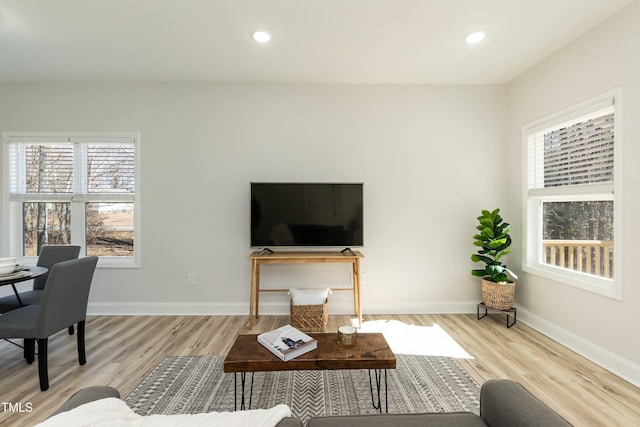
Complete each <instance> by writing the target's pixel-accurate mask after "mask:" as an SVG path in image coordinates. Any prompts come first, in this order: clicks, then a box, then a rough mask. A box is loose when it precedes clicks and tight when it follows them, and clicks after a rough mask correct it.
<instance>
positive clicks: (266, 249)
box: [258, 248, 273, 256]
mask: <svg viewBox="0 0 640 427" xmlns="http://www.w3.org/2000/svg"><path fill="white" fill-rule="evenodd" d="M272 253H273V251H272V250H271V249H269V248H264V249H263V250H261V251H260V253H259V254H258V256H262V255H264V254H272Z"/></svg>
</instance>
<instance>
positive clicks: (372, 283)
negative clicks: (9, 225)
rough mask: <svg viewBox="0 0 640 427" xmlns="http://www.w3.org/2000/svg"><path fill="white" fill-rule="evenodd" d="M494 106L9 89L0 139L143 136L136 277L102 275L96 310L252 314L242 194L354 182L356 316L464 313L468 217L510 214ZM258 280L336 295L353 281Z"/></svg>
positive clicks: (297, 273)
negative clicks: (358, 192)
mask: <svg viewBox="0 0 640 427" xmlns="http://www.w3.org/2000/svg"><path fill="white" fill-rule="evenodd" d="M505 106H506V88H505V87H504V86H412V85H406V86H403V85H394V86H368V85H346V86H341V85H328V86H324V85H214V84H212V85H189V84H164V85H162V84H157V85H156V84H154V85H145V84H122V85H120V84H119V85H107V84H105V85H98V84H41V85H31V84H29V85H12V84H5V85H0V131H3V132H5V131H70V132H80V131H92V132H95V131H106V132H116V131H118V132H119V131H126V132H128V131H136V132H140V133H141V140H142V146H141V150H140V155H141V159H142V182H140V183H139V184H140V185H139V187H138V189H139V190H138V191H139V193H138V194H139V196H140V198H141V203H142V209H141V212H140V214H141V215H142V227H143V228H142V242H141V250H142V268H140V269H125V270H116V269H113V270H108V269H102V270H99V271H98V272H97V273H96V277H95V280H94V284H93V288H92V293H91V305H90V309H91V311H92V312H93V313H131V314H133V313H211V314H245V313H248V295H249V276H250V264H249V261H248V260H247V259H246V256H247V255H248V254H249V252H250V248H249V182H251V181H340V182H349V181H355V182H364V185H365V194H364V197H365V206H364V215H365V237H364V238H365V247H364V248H362V252H363V253H364V254H365V257H366V258H365V259H364V260H363V264H362V267H363V268H362V270H363V271H364V272H365V273H366V283H364V284H363V286H362V303H363V308H364V312H365V314H366V313H374V312H376V313H402V312H406V313H420V312H459V311H465V312H471V311H473V310H474V309H475V304H476V302H477V301H479V295H480V291H479V285H478V283H477V280H476V279H474V278H473V277H471V275H470V274H469V271H470V269H471V268H473V263H471V261H470V260H469V257H470V254H471V253H472V252H473V251H474V247H473V245H472V239H471V236H472V235H473V234H474V232H475V229H474V227H475V221H476V220H475V217H476V216H477V215H478V214H479V211H480V210H481V209H483V208H494V207H503V206H504V205H505V201H506V197H505V194H504V191H502V189H503V188H504V185H505V184H504V178H505V177H504V175H503V174H504V172H503V171H501V170H500V168H494V167H493V165H495V164H502V162H503V160H504V156H505V154H504V146H505V143H506V141H505V130H506V129H507V122H506V108H505ZM3 203H4V205H3V208H5V207H6V202H4V201H3ZM2 212H3V215H4V212H5V211H4V210H2ZM2 221H6V218H5V216H3V217H2ZM2 240H3V248H2V250H3V251H4V252H6V251H7V247H6V244H4V243H5V240H6V239H4V238H3V239H2ZM340 249H341V248H340ZM187 272H194V273H196V275H197V285H196V286H194V287H187V285H186V275H187ZM262 283H263V287H272V288H273V287H278V288H288V287H304V286H333V287H345V286H347V285H348V284H349V268H348V267H347V266H346V265H326V266H324V265H323V266H320V265H314V266H265V267H263V275H262ZM332 301H333V302H334V303H332V304H330V311H332V312H340V311H342V312H349V310H352V307H353V305H352V302H351V301H352V300H351V298H350V295H349V294H348V293H341V294H334V296H332ZM262 302H264V304H262V307H263V308H264V312H265V313H266V312H281V313H285V312H288V305H287V304H288V300H287V298H286V295H281V294H267V295H264V296H263V298H262ZM269 303H271V304H272V305H271V306H269Z"/></svg>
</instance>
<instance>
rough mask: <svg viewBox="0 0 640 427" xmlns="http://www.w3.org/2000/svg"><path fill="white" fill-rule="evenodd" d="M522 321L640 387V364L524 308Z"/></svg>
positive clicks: (521, 312) (521, 314) (521, 316)
mask: <svg viewBox="0 0 640 427" xmlns="http://www.w3.org/2000/svg"><path fill="white" fill-rule="evenodd" d="M520 321H522V323H525V324H526V325H527V326H530V327H531V328H533V329H535V330H536V331H538V332H540V333H541V334H543V335H546V336H547V337H549V338H551V339H552V340H554V341H556V342H558V343H560V344H562V345H564V346H565V347H567V348H569V349H571V350H573V351H575V352H576V353H578V354H579V355H581V356H582V357H584V358H586V359H588V360H590V361H592V362H593V363H595V364H597V365H599V366H601V367H603V368H604V369H606V370H608V371H609V372H611V373H613V374H615V375H617V376H619V377H620V378H622V379H624V380H625V381H628V382H630V383H631V384H633V385H635V386H636V387H640V365H637V364H635V363H633V362H631V361H629V360H627V359H625V358H623V357H620V356H618V355H617V354H614V353H612V352H610V351H609V350H607V349H605V348H602V347H600V346H598V345H596V344H594V343H592V342H590V341H587V340H585V339H584V338H582V337H580V336H578V335H576V334H574V333H572V332H570V331H567V330H566V329H563V328H561V327H559V326H557V325H555V324H553V323H551V322H548V321H547V320H545V319H543V318H541V317H539V316H537V315H535V314H533V313H531V312H529V311H527V310H524V309H522V308H518V322H520Z"/></svg>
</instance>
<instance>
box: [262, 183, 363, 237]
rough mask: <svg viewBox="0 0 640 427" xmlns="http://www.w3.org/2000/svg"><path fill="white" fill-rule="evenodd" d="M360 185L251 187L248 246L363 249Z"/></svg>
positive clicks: (320, 184)
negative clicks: (249, 244) (358, 247)
mask: <svg viewBox="0 0 640 427" xmlns="http://www.w3.org/2000/svg"><path fill="white" fill-rule="evenodd" d="M362 234H363V224H362V184H361V183H354V184H338V183H273V182H253V183H251V246H255V247H271V246H340V247H345V248H348V247H354V246H362V245H363V237H362Z"/></svg>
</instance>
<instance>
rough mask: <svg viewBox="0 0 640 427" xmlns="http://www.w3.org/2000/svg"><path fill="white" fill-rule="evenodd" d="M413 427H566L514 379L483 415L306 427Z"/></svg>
mask: <svg viewBox="0 0 640 427" xmlns="http://www.w3.org/2000/svg"><path fill="white" fill-rule="evenodd" d="M105 397H118V398H119V397H120V395H119V393H118V391H117V390H116V389H114V388H111V387H88V388H85V389H82V390H80V391H79V392H77V393H76V394H74V395H73V396H71V397H70V398H69V399H68V400H67V401H66V402H65V403H64V404H63V405H62V406H61V407H60V408H58V410H57V411H56V412H55V413H54V415H55V414H57V413H60V412H63V411H68V410H70V409H73V408H75V407H76V406H79V405H82V404H83V403H87V402H91V401H93V400H97V399H102V398H105ZM301 426H302V423H301V422H300V421H299V420H298V419H296V418H286V419H284V420H282V421H281V422H280V423H278V427H301ZM335 426H345V427H383V426H384V427H387V426H394V427H400V426H402V427H405V426H407V427H412V426H416V427H417V426H453V427H462V426H489V427H517V426H519V427H556V426H557V427H566V426H571V424H569V423H568V422H567V421H566V420H564V418H562V417H561V416H560V415H558V414H557V413H555V412H554V411H553V410H552V409H551V408H549V407H548V406H547V405H545V404H544V403H542V402H541V401H540V400H539V399H538V398H537V397H535V396H534V395H533V394H531V393H530V392H529V391H527V390H526V389H525V388H524V387H522V386H521V385H520V384H518V383H517V382H515V381H511V380H490V381H487V382H485V383H484V384H483V385H482V388H481V391H480V416H478V415H475V414H472V413H470V412H452V413H423V414H379V415H346V416H331V417H316V418H312V419H311V420H309V422H308V424H307V427H335Z"/></svg>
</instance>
